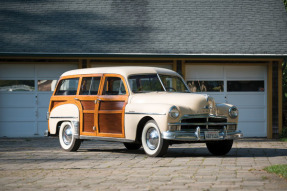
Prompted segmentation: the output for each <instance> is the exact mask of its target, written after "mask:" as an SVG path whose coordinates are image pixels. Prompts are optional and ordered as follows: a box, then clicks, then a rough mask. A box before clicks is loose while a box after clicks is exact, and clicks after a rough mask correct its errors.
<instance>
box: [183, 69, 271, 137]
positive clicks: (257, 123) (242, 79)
mask: <svg viewBox="0 0 287 191" xmlns="http://www.w3.org/2000/svg"><path fill="white" fill-rule="evenodd" d="M185 76H186V81H188V82H192V81H195V82H198V81H199V82H203V81H204V82H205V85H206V89H207V90H205V91H207V92H206V93H207V94H209V95H211V96H212V97H214V99H215V101H216V103H230V104H233V105H235V106H237V107H238V109H239V126H240V127H241V130H242V131H243V134H244V136H245V137H255V136H259V137H266V136H267V91H268V90H267V87H266V78H267V67H266V66H263V65H262V66H261V65H239V64H238V65H208V63H207V64H201V65H197V64H194V65H186V72H185ZM217 81H222V82H223V84H224V88H223V90H222V91H220V92H213V91H211V89H210V88H209V87H208V85H209V84H211V85H212V84H215V82H217ZM206 82H209V83H206ZM197 89H198V87H197ZM204 93H205V92H204Z"/></svg>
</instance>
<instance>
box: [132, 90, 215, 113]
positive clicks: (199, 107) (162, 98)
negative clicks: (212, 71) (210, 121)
mask: <svg viewBox="0 0 287 191" xmlns="http://www.w3.org/2000/svg"><path fill="white" fill-rule="evenodd" d="M207 99H208V95H206V94H194V93H173V92H152V93H142V94H133V95H132V96H131V99H130V103H142V104H169V105H175V106H176V107H178V108H179V109H180V110H181V112H184V113H189V114H191V113H193V114H197V113H208V112H209V110H206V109H204V108H205V107H206V106H208V101H207ZM212 100H213V99H212ZM213 102H214V101H213Z"/></svg>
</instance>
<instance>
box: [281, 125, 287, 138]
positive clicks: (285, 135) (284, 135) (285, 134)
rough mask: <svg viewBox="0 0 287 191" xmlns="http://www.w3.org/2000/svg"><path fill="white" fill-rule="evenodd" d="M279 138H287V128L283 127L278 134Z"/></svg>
mask: <svg viewBox="0 0 287 191" xmlns="http://www.w3.org/2000/svg"><path fill="white" fill-rule="evenodd" d="M280 138H287V127H286V126H284V127H283V129H282V133H281V134H280Z"/></svg>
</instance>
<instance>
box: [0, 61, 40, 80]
mask: <svg viewBox="0 0 287 191" xmlns="http://www.w3.org/2000/svg"><path fill="white" fill-rule="evenodd" d="M23 71H25V72H23ZM34 75H35V68H34V64H0V78H5V79H10V78H15V79H23V78H24V79H26V78H30V79H33V78H34Z"/></svg>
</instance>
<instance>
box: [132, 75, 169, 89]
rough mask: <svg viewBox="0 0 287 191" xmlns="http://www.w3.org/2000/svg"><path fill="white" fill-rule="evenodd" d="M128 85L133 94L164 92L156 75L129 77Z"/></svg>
mask: <svg viewBox="0 0 287 191" xmlns="http://www.w3.org/2000/svg"><path fill="white" fill-rule="evenodd" d="M129 85H130V87H131V89H132V92H134V93H144V92H151V91H164V89H163V87H162V85H161V83H160V81H159V79H158V77H157V75H156V74H150V75H134V76H130V77H129Z"/></svg>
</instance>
